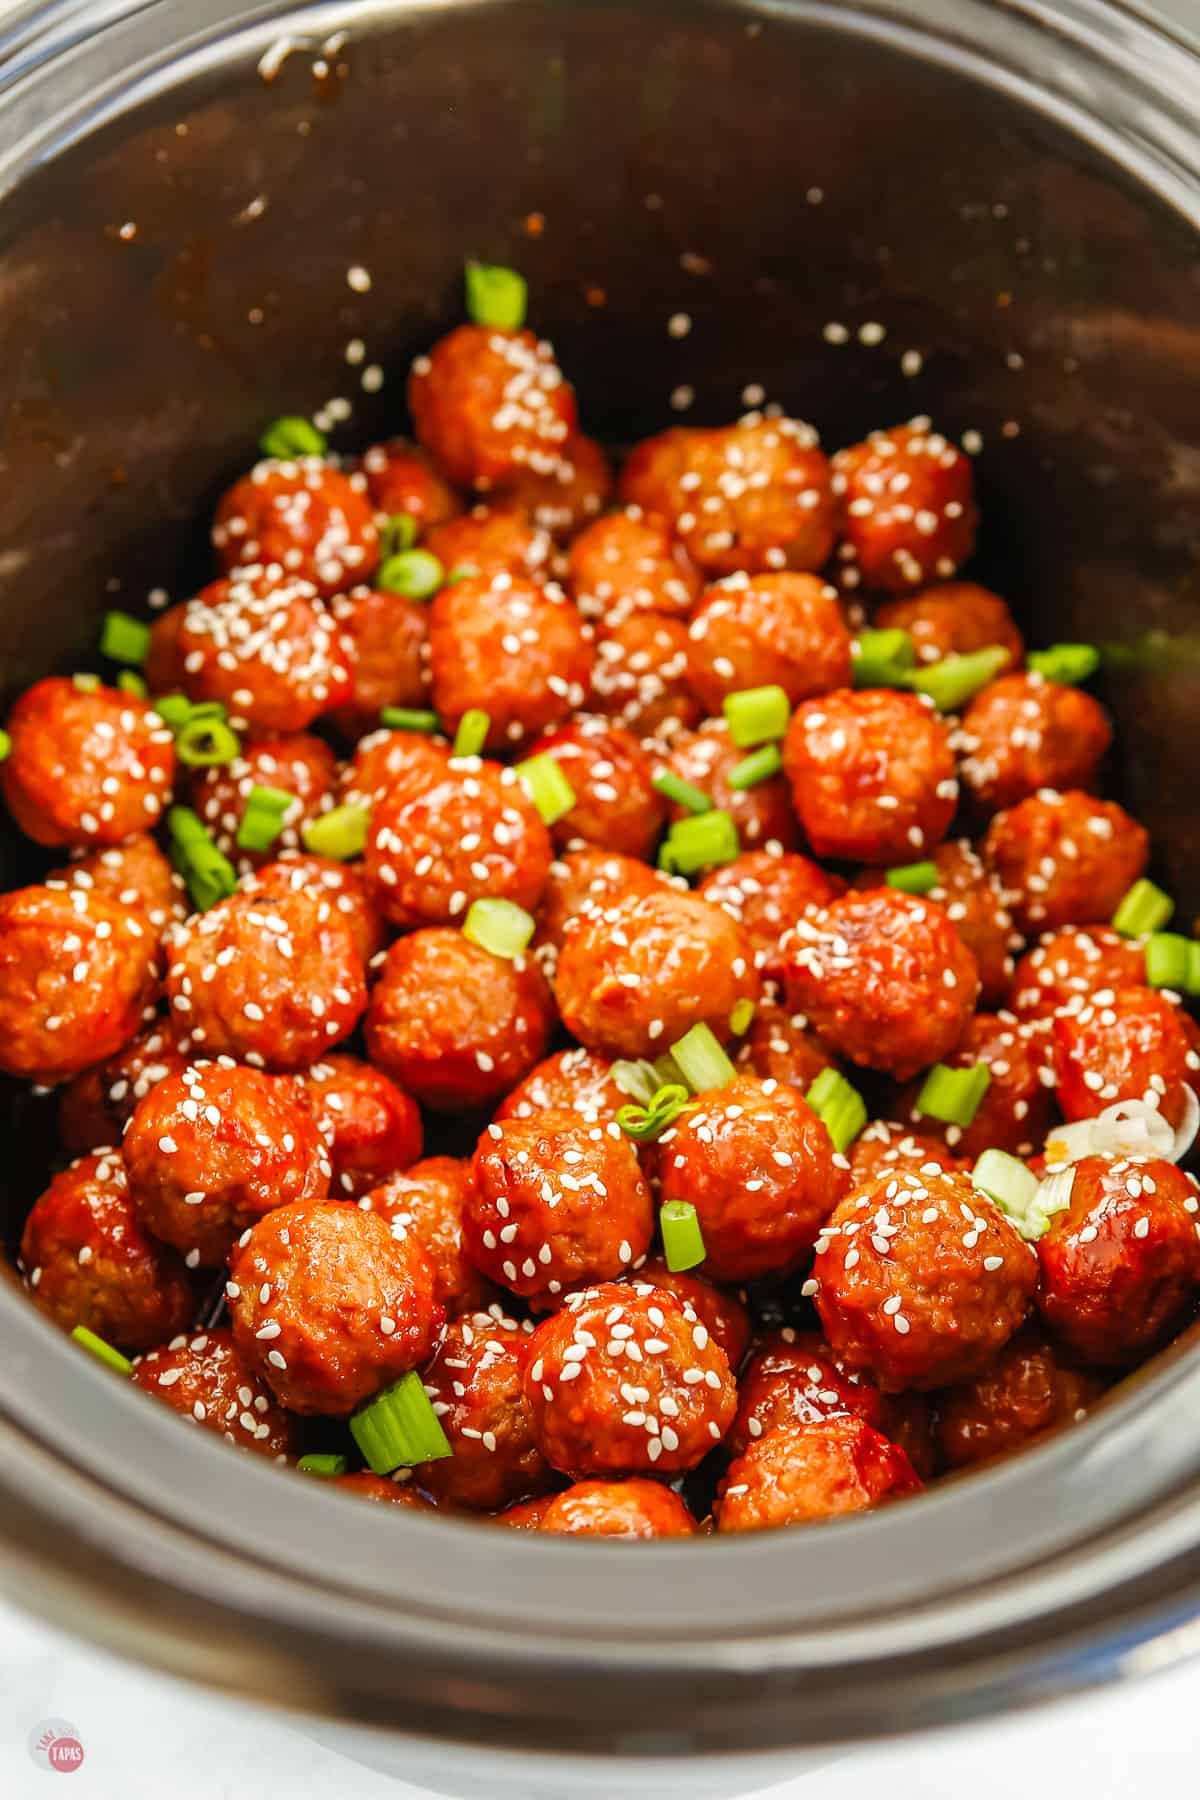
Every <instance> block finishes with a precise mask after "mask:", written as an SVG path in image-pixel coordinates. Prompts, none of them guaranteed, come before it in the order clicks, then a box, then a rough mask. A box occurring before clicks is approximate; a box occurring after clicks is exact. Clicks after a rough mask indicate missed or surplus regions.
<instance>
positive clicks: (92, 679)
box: [71, 670, 100, 694]
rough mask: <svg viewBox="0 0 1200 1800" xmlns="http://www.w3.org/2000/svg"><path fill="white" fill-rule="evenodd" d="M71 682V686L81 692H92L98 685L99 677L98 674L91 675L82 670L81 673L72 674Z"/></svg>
mask: <svg viewBox="0 0 1200 1800" xmlns="http://www.w3.org/2000/svg"><path fill="white" fill-rule="evenodd" d="M71 683H72V686H74V687H77V688H78V689H79V692H80V693H81V694H94V693H95V691H96V689H97V688H98V687H99V686H100V677H99V676H98V675H92V674H90V673H89V672H88V671H87V670H84V671H83V673H82V674H79V675H72V677H71Z"/></svg>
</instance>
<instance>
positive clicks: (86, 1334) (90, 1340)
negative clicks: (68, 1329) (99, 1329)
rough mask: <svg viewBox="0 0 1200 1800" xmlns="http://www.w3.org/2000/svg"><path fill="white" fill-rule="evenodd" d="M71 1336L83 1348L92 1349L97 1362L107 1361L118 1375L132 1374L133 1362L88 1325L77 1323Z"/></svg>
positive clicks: (91, 1351)
mask: <svg viewBox="0 0 1200 1800" xmlns="http://www.w3.org/2000/svg"><path fill="white" fill-rule="evenodd" d="M71 1336H72V1337H73V1338H74V1340H75V1342H76V1343H77V1344H78V1345H80V1347H81V1348H82V1349H84V1350H87V1351H90V1353H91V1354H92V1355H93V1356H94V1357H95V1358H96V1360H97V1362H102V1363H107V1364H108V1367H109V1368H110V1369H115V1370H116V1371H117V1374H118V1375H129V1374H132V1372H133V1364H132V1363H131V1362H130V1360H129V1358H128V1357H127V1356H122V1355H121V1352H120V1351H119V1350H114V1349H113V1347H112V1345H111V1344H109V1343H106V1342H105V1340H104V1339H103V1338H102V1337H97V1336H96V1333H95V1332H94V1331H89V1330H88V1328H87V1326H86V1325H77V1326H76V1327H75V1329H74V1331H73V1332H72V1333H71Z"/></svg>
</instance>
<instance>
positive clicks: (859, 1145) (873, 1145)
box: [849, 1119, 966, 1190]
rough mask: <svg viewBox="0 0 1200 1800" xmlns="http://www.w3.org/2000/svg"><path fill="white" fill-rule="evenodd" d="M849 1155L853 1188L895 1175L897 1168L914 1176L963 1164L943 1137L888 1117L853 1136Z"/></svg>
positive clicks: (964, 1165)
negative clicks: (914, 1129)
mask: <svg viewBox="0 0 1200 1800" xmlns="http://www.w3.org/2000/svg"><path fill="white" fill-rule="evenodd" d="M849 1156H850V1186H851V1189H852V1190H856V1189H858V1188H860V1187H866V1186H868V1185H869V1184H870V1183H873V1182H874V1180H875V1178H876V1177H877V1176H880V1175H889V1174H893V1175H894V1174H895V1173H896V1172H897V1171H898V1170H900V1169H907V1170H909V1171H910V1172H911V1173H912V1174H914V1175H916V1174H922V1175H934V1174H936V1173H937V1172H938V1171H939V1170H948V1171H953V1170H955V1169H963V1168H965V1167H966V1164H965V1163H964V1162H963V1160H962V1159H961V1157H957V1156H954V1155H952V1154H951V1152H950V1151H949V1150H948V1149H947V1148H946V1145H945V1143H944V1142H943V1141H942V1139H940V1138H936V1137H933V1136H931V1135H929V1134H927V1133H922V1132H919V1131H910V1130H909V1128H908V1126H907V1125H900V1124H897V1123H895V1122H894V1121H893V1120H890V1119H872V1120H871V1123H870V1124H869V1125H868V1126H866V1127H865V1129H864V1130H863V1131H861V1132H860V1133H859V1135H858V1136H857V1137H856V1138H855V1140H854V1143H853V1145H852V1146H851V1149H850V1151H849Z"/></svg>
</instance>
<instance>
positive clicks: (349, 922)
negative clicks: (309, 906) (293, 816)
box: [241, 851, 388, 963]
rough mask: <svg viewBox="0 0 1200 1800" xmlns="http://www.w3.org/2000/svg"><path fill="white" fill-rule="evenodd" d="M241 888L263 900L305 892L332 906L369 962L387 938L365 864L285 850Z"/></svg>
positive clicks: (243, 883)
mask: <svg viewBox="0 0 1200 1800" xmlns="http://www.w3.org/2000/svg"><path fill="white" fill-rule="evenodd" d="M241 892H242V893H243V894H252V895H255V896H257V897H258V898H259V899H260V900H270V899H273V898H277V897H279V896H287V895H288V894H305V895H307V897H308V898H309V899H310V900H315V901H316V902H317V904H318V906H321V905H326V906H331V907H332V908H333V910H334V912H335V913H337V914H338V916H339V917H340V918H341V919H342V920H344V922H345V924H346V927H347V929H348V930H349V933H350V936H351V938H352V940H353V942H354V947H355V949H356V950H357V951H358V954H359V956H360V957H361V959H362V961H363V962H364V963H369V962H370V961H371V959H372V957H374V956H375V954H376V952H377V951H379V950H382V948H383V946H384V944H385V943H386V942H387V937H388V932H387V927H386V926H385V924H384V921H383V915H382V914H381V912H380V911H379V908H378V907H377V906H376V904H375V902H374V900H373V899H372V898H371V896H370V894H369V893H368V892H367V882H366V875H365V874H364V872H363V869H362V867H361V865H354V866H351V865H350V864H347V863H344V862H335V861H333V859H332V858H331V857H327V856H299V855H296V854H295V853H294V852H291V851H288V852H285V853H284V855H283V857H282V858H281V859H280V861H279V862H273V863H268V864H267V866H266V867H265V868H263V869H257V870H256V871H255V872H254V873H253V874H252V875H247V876H245V877H244V879H243V880H242V882H241Z"/></svg>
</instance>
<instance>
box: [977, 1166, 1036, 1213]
mask: <svg viewBox="0 0 1200 1800" xmlns="http://www.w3.org/2000/svg"><path fill="white" fill-rule="evenodd" d="M971 1180H972V1182H973V1183H974V1184H975V1186H976V1187H977V1188H980V1189H982V1191H983V1192H984V1193H985V1194H986V1195H987V1196H988V1198H989V1199H990V1200H994V1201H995V1202H996V1205H997V1206H998V1207H999V1208H1000V1211H1001V1212H1002V1213H1006V1214H1007V1215H1008V1216H1009V1218H1012V1219H1024V1218H1027V1217H1028V1214H1029V1209H1030V1207H1031V1206H1032V1205H1033V1203H1034V1201H1035V1200H1036V1198H1037V1191H1038V1188H1039V1186H1040V1183H1039V1181H1038V1178H1037V1176H1036V1175H1035V1174H1034V1173H1033V1172H1032V1170H1030V1169H1027V1168H1026V1166H1025V1164H1024V1163H1023V1162H1021V1160H1020V1159H1019V1158H1018V1157H1016V1156H1010V1155H1009V1154H1008V1152H1007V1150H985V1151H984V1152H983V1155H982V1156H981V1157H980V1158H979V1160H978V1161H977V1162H976V1164H975V1167H974V1168H973V1169H972V1170H971Z"/></svg>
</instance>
